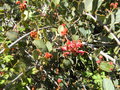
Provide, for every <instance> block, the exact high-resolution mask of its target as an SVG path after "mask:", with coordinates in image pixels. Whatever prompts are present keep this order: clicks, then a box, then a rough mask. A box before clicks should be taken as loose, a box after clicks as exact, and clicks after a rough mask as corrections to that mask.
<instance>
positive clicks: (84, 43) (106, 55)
mask: <svg viewBox="0 0 120 90" xmlns="http://www.w3.org/2000/svg"><path fill="white" fill-rule="evenodd" d="M82 44H83V45H87V46H90V47H91V48H93V49H94V50H96V49H97V48H95V47H94V45H93V44H88V43H87V42H82ZM100 54H101V55H103V56H104V57H105V58H106V60H108V59H109V60H111V61H112V62H113V63H114V64H115V63H116V60H115V59H114V58H112V57H111V56H109V55H108V54H106V53H105V52H103V51H100Z"/></svg>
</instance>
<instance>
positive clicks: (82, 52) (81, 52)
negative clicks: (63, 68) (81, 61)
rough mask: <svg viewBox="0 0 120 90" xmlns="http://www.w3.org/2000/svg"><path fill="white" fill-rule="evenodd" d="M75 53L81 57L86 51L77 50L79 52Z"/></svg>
mask: <svg viewBox="0 0 120 90" xmlns="http://www.w3.org/2000/svg"><path fill="white" fill-rule="evenodd" d="M77 53H80V54H81V55H84V53H86V51H81V50H79V51H77Z"/></svg>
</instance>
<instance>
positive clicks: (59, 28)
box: [58, 25, 64, 34]
mask: <svg viewBox="0 0 120 90" xmlns="http://www.w3.org/2000/svg"><path fill="white" fill-rule="evenodd" d="M63 29H64V27H63V26H62V25H60V26H59V27H58V33H59V34H60V33H61V31H63Z"/></svg>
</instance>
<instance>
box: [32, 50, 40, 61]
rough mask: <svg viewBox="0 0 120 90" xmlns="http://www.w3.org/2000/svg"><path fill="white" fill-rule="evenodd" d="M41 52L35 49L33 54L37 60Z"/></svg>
mask: <svg viewBox="0 0 120 90" xmlns="http://www.w3.org/2000/svg"><path fill="white" fill-rule="evenodd" d="M39 54H40V52H39V51H37V50H34V51H33V52H32V56H33V58H34V59H35V60H37V59H38V57H39Z"/></svg>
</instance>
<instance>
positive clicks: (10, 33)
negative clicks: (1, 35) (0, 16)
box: [6, 31, 18, 41]
mask: <svg viewBox="0 0 120 90" xmlns="http://www.w3.org/2000/svg"><path fill="white" fill-rule="evenodd" d="M6 36H7V38H8V39H10V40H11V41H15V40H16V39H17V38H18V33H17V32H15V31H8V32H7V33H6Z"/></svg>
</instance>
